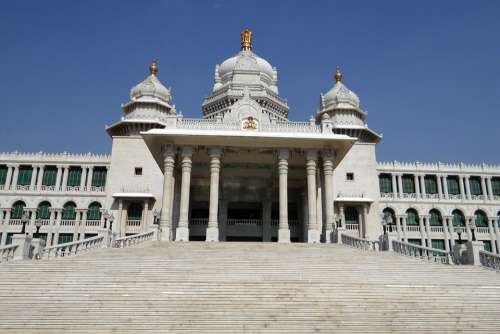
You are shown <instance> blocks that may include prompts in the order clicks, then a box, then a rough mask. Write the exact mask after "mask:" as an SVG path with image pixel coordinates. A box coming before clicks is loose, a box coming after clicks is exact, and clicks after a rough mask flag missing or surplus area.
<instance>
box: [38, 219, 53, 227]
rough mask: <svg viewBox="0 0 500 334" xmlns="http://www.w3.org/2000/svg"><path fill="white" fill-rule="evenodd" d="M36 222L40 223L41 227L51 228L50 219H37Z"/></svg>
mask: <svg viewBox="0 0 500 334" xmlns="http://www.w3.org/2000/svg"><path fill="white" fill-rule="evenodd" d="M36 221H38V222H40V225H41V226H49V225H50V219H37V220H36Z"/></svg>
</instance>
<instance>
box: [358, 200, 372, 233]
mask: <svg viewBox="0 0 500 334" xmlns="http://www.w3.org/2000/svg"><path fill="white" fill-rule="evenodd" d="M369 208H370V204H368V203H365V204H363V221H362V222H361V225H360V227H361V230H360V236H361V238H366V227H367V226H368V210H369Z"/></svg>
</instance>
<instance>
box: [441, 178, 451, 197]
mask: <svg viewBox="0 0 500 334" xmlns="http://www.w3.org/2000/svg"><path fill="white" fill-rule="evenodd" d="M447 177H448V175H446V174H445V175H443V187H444V198H445V199H449V198H450V195H449V194H448V179H447Z"/></svg>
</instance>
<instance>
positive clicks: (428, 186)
mask: <svg viewBox="0 0 500 334" xmlns="http://www.w3.org/2000/svg"><path fill="white" fill-rule="evenodd" d="M424 182H425V192H426V193H427V194H437V193H438V189H437V179H436V176H434V175H426V176H425V177H424Z"/></svg>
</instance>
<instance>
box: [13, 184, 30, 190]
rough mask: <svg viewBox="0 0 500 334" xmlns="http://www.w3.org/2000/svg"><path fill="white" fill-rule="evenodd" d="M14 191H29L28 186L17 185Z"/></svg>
mask: <svg viewBox="0 0 500 334" xmlns="http://www.w3.org/2000/svg"><path fill="white" fill-rule="evenodd" d="M16 190H19V191H29V190H30V186H29V185H24V186H21V185H19V184H18V185H17V186H16Z"/></svg>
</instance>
